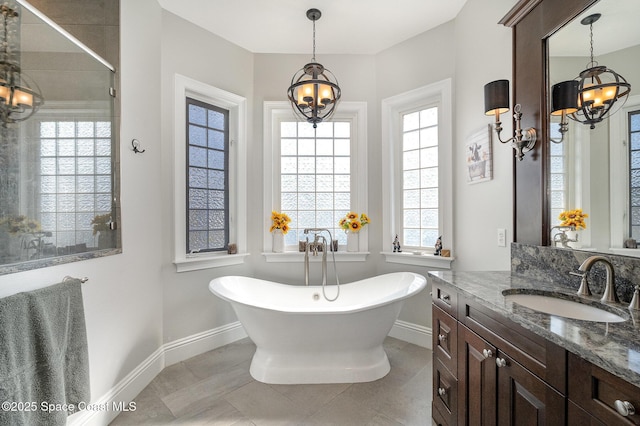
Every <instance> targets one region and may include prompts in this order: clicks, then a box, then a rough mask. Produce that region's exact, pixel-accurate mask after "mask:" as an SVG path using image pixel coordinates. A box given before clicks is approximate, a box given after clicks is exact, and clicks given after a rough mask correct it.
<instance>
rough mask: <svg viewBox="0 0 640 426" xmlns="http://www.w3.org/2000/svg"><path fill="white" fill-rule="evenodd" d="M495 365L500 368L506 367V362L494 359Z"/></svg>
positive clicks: (502, 359)
mask: <svg viewBox="0 0 640 426" xmlns="http://www.w3.org/2000/svg"><path fill="white" fill-rule="evenodd" d="M496 365H497V366H498V367H499V368H500V367H506V366H507V360H506V359H504V358H496Z"/></svg>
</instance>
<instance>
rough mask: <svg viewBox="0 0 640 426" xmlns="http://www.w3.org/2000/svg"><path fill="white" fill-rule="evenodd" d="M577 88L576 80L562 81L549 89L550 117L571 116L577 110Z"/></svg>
mask: <svg viewBox="0 0 640 426" xmlns="http://www.w3.org/2000/svg"><path fill="white" fill-rule="evenodd" d="M578 86H579V82H578V81H576V80H569V81H563V82H561V83H558V84H554V85H553V87H552V88H551V115H562V113H563V112H564V113H566V114H573V113H574V112H576V111H577V110H578Z"/></svg>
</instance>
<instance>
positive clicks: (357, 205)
mask: <svg viewBox="0 0 640 426" xmlns="http://www.w3.org/2000/svg"><path fill="white" fill-rule="evenodd" d="M263 112H264V114H263V117H264V156H263V158H264V170H263V173H264V191H263V192H264V205H263V218H264V219H263V220H264V224H263V230H264V231H263V255H264V256H265V258H266V260H267V262H289V261H302V260H303V257H302V256H303V254H302V253H300V252H298V251H297V250H296V251H285V253H271V249H272V247H271V245H272V236H271V233H270V232H269V226H270V225H271V222H270V221H271V211H273V210H278V211H279V206H280V172H279V170H280V149H279V147H280V144H279V142H277V141H279V138H280V126H279V123H280V122H281V121H300V120H299V118H297V117H296V116H295V115H294V114H293V111H292V109H291V105H290V104H289V102H286V101H266V102H264V107H263ZM332 120H341V121H349V122H351V191H352V192H351V210H352V211H357V212H359V213H361V212H366V213H368V211H367V208H368V193H367V190H368V182H367V181H368V175H367V103H366V102H340V105H339V107H338V108H337V110H336V112H335V113H334V115H333V118H332ZM359 245H360V251H359V252H357V253H347V252H344V251H338V252H336V253H335V254H336V260H341V261H364V260H366V257H367V255H368V247H369V238H368V232H366V231H365V232H361V233H360V241H359Z"/></svg>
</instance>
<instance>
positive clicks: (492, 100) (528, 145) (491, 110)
mask: <svg viewBox="0 0 640 426" xmlns="http://www.w3.org/2000/svg"><path fill="white" fill-rule="evenodd" d="M509 108H510V102H509V80H496V81H492V82H491V83H487V84H485V86H484V111H485V115H495V116H496V124H495V129H496V134H497V135H498V140H499V141H500V142H501V143H509V142H511V146H512V147H513V149H515V150H516V158H517V159H518V160H519V161H522V159H523V158H524V154H525V152H529V151H531V150H532V149H533V147H534V146H535V145H536V140H537V134H536V129H534V128H533V127H529V128H528V129H525V130H524V134H523V130H522V127H521V125H520V120H521V119H522V112H520V110H521V109H522V106H521V105H520V104H516V105H515V106H514V107H513V118H514V119H515V120H516V129H515V132H514V136H513V137H512V138H510V139H507V140H506V141H503V140H502V138H500V132H502V122H501V121H500V114H503V113H505V112H508V111H509Z"/></svg>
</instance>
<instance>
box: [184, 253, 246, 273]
mask: <svg viewBox="0 0 640 426" xmlns="http://www.w3.org/2000/svg"><path fill="white" fill-rule="evenodd" d="M247 256H249V253H238V254H226V253H218V254H206V255H194V256H191V257H185V258H181V259H176V260H174V261H173V264H174V265H176V272H188V271H197V270H199V269H209V268H220V267H222V266H231V265H240V264H241V263H244V258H245V257H247Z"/></svg>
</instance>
